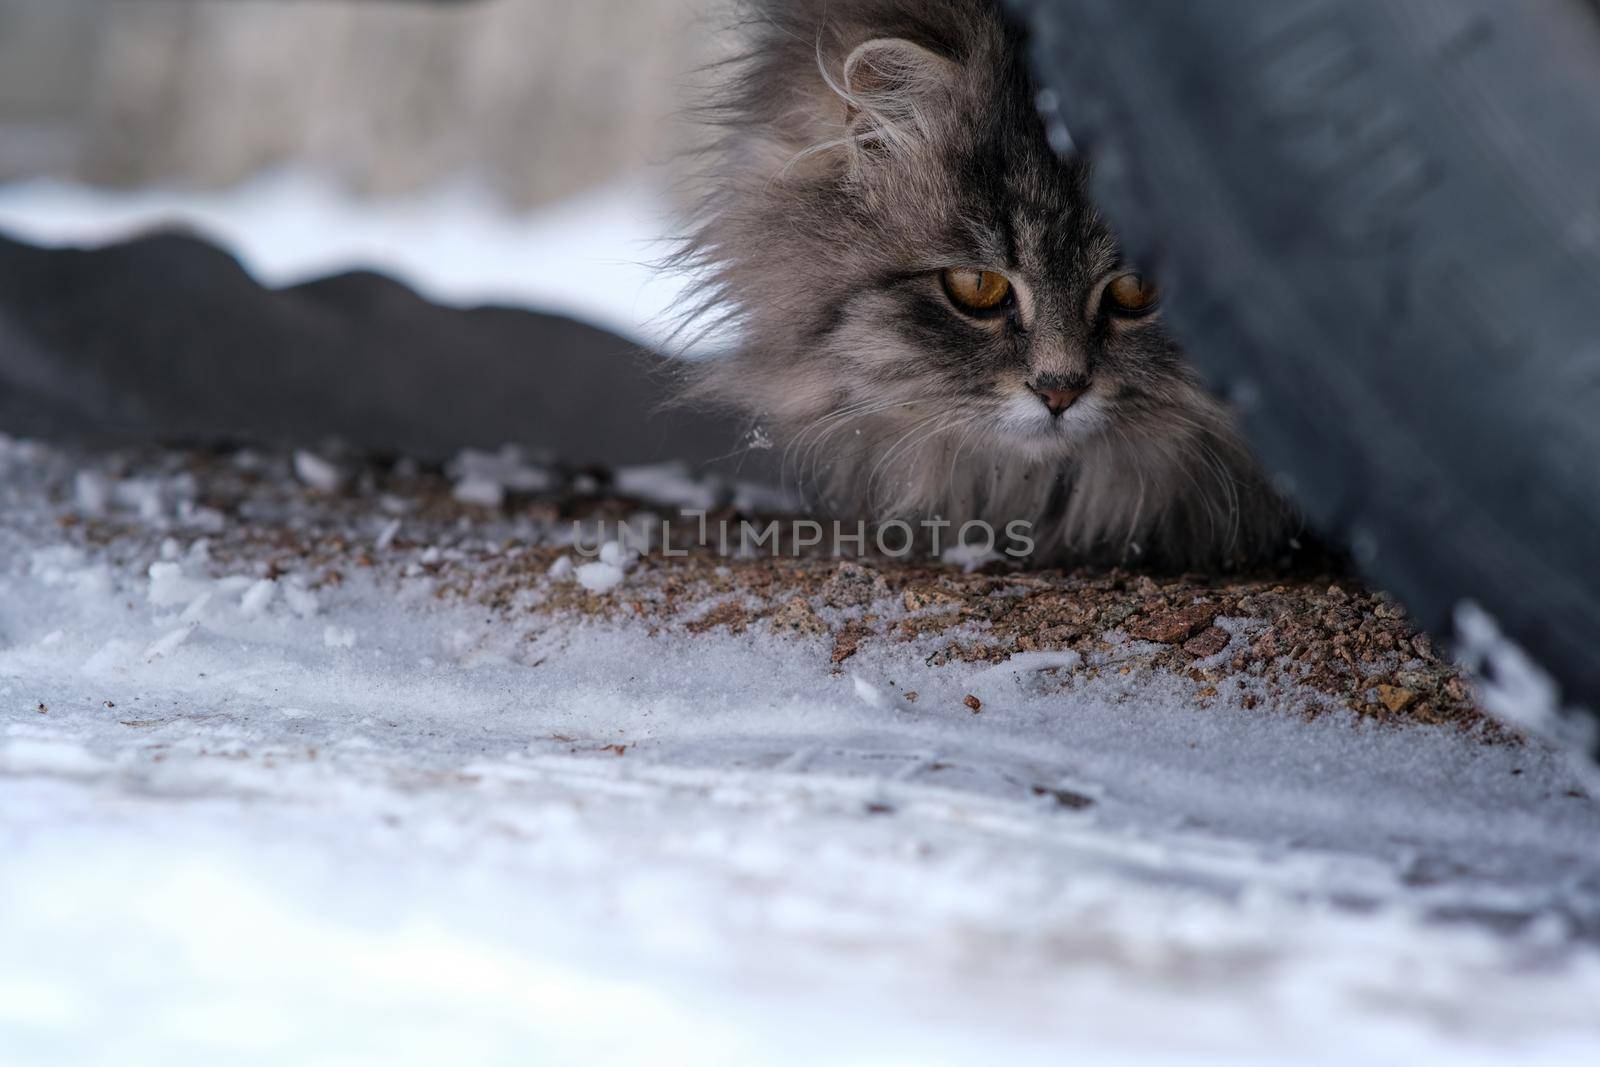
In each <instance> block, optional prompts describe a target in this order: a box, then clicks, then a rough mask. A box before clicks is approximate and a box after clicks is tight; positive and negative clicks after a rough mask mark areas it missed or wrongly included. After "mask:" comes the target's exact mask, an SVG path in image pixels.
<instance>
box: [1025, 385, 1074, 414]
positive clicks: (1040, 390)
mask: <svg viewBox="0 0 1600 1067" xmlns="http://www.w3.org/2000/svg"><path fill="white" fill-rule="evenodd" d="M1029 388H1031V389H1032V390H1033V394H1034V395H1035V396H1037V397H1038V398H1039V399H1040V400H1042V401H1044V406H1045V407H1047V408H1049V409H1050V414H1052V415H1059V414H1061V413H1062V412H1063V411H1065V410H1067V409H1068V408H1070V407H1071V406H1072V405H1073V404H1075V403H1077V402H1078V398H1079V397H1080V396H1082V395H1083V394H1084V393H1086V392H1088V391H1089V390H1088V387H1087V386H1067V387H1066V388H1061V387H1059V386H1045V385H1043V384H1038V385H1031V386H1029Z"/></svg>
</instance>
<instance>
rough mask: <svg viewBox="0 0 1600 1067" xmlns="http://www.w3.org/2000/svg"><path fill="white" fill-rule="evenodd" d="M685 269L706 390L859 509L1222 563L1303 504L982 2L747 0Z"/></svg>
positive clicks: (813, 483)
mask: <svg viewBox="0 0 1600 1067" xmlns="http://www.w3.org/2000/svg"><path fill="white" fill-rule="evenodd" d="M745 6H746V8H747V9H748V14H749V16H750V17H749V18H748V19H747V20H746V21H745V23H744V31H745V33H746V34H747V36H748V46H749V47H748V51H747V52H746V53H745V54H744V55H743V56H742V57H741V58H739V59H737V60H735V61H733V62H731V63H730V64H728V65H727V67H726V68H724V70H725V73H726V75H727V77H726V79H725V80H724V81H723V82H722V83H721V87H720V88H719V90H718V94H719V95H718V96H717V99H716V106H715V108H714V109H713V117H714V121H715V122H716V127H717V129H718V131H719V137H718V138H717V140H716V141H715V144H714V145H713V146H712V148H711V149H710V151H709V154H708V159H709V160H710V166H709V179H710V182H709V186H708V188H709V189H710V192H709V195H708V196H707V198H706V200H705V202H704V204H703V207H702V209H701V212H700V214H699V216H698V217H697V219H696V220H695V226H694V233H693V237H692V239H691V241H690V242H689V245H688V247H687V248H686V250H685V252H684V253H683V256H682V257H681V262H683V263H684V264H686V265H689V266H692V267H695V268H698V269H700V270H701V271H703V272H704V277H705V278H707V279H708V280H707V281H706V283H705V289H704V292H703V296H704V305H703V307H702V308H701V310H702V311H703V312H706V313H709V314H711V315H712V316H719V315H720V316H724V317H726V318H727V319H729V320H731V321H732V323H733V324H734V325H735V326H736V328H737V331H738V337H739V344H738V347H737V350H736V351H734V352H733V353H731V354H730V355H729V356H728V357H726V358H724V359H719V360H716V361H715V362H713V363H711V364H708V365H706V366H704V367H702V368H700V369H699V370H698V372H696V373H695V376H694V379H693V381H692V383H691V387H690V395H691V396H692V397H694V398H698V399H701V400H709V401H712V402H714V403H717V404H720V405H723V406H727V407H732V408H735V409H737V410H739V411H742V412H744V413H746V414H747V415H749V416H750V417H751V418H752V421H753V422H755V423H756V424H757V425H758V426H760V427H762V428H763V429H764V430H766V431H768V432H769V434H770V436H771V437H772V438H773V439H775V442H776V445H777V446H778V447H779V448H781V449H782V450H783V451H782V455H783V457H784V460H785V464H786V467H787V469H788V470H789V471H790V472H791V473H794V474H798V475H799V477H800V482H801V484H802V485H803V486H804V487H805V488H806V489H807V490H808V491H810V492H811V493H812V495H813V500H814V502H815V503H816V504H817V505H819V506H820V507H822V508H823V509H825V510H826V511H828V512H830V513H832V514H835V515H842V516H847V517H851V518H855V517H864V518H867V519H871V520H877V521H884V520H888V519H903V520H909V521H911V522H913V523H915V522H917V521H919V520H922V519H925V518H930V517H935V516H937V517H941V518H944V519H949V520H953V521H954V522H955V523H956V524H957V525H959V524H961V523H963V522H965V521H967V520H974V519H976V520H983V521H986V522H988V523H990V524H991V525H992V526H994V527H996V528H1000V527H1003V526H1005V524H1007V523H1010V522H1012V521H1014V520H1018V519H1020V520H1024V521H1026V522H1029V523H1031V524H1032V531H1033V532H1032V537H1033V539H1034V541H1035V545H1036V547H1035V554H1036V557H1043V558H1044V559H1046V560H1050V561H1062V560H1091V559H1093V560H1105V559H1108V558H1109V559H1113V560H1121V559H1139V560H1144V561H1153V562H1158V563H1163V564H1167V565H1176V566H1195V565H1206V566H1215V565H1221V564H1226V563H1230V562H1235V561H1240V560H1246V559H1252V558H1260V557H1262V556H1263V555H1265V554H1267V553H1269V552H1271V551H1272V550H1273V549H1275V548H1277V547H1278V546H1280V545H1281V544H1282V543H1283V541H1284V540H1285V538H1286V536H1287V533H1288V531H1289V529H1290V527H1291V523H1292V518H1291V515H1290V513H1289V511H1288V509H1286V508H1285V507H1284V505H1283V504H1282V503H1281V502H1280V501H1279V500H1278V499H1277V498H1276V497H1275V496H1274V495H1273V493H1272V492H1271V491H1270V490H1269V489H1268V487H1267V485H1266V482H1265V479H1264V478H1263V476H1262V475H1261V473H1260V471H1259V470H1258V469H1257V467H1256V465H1255V463H1254V461H1253V460H1252V458H1251V456H1250V454H1249V452H1248V451H1247V449H1246V447H1245V445H1244V444H1243V442H1242V441H1241V440H1240V438H1239V436H1238V434H1237V432H1236V431H1235V429H1234V427H1233V424H1232V420H1231V418H1230V416H1229V414H1228V412H1227V411H1226V410H1225V409H1224V407H1223V406H1222V405H1221V404H1219V403H1218V401H1217V400H1216V399H1214V398H1213V397H1212V396H1211V395H1209V394H1208V393H1207V392H1206V390H1205V389H1204V388H1203V387H1202V386H1201V385H1200V383H1199V381H1198V379H1197V378H1196V375H1195V373H1194V372H1193V371H1192V370H1191V368H1190V367H1189V366H1188V364H1187V363H1186V362H1185V361H1184V359H1183V356H1182V353H1181V352H1180V351H1179V348H1178V346H1177V344H1176V343H1175V342H1174V341H1173V339H1172V338H1171V337H1170V336H1169V335H1168V334H1167V332H1166V331H1165V330H1164V329H1163V328H1162V325H1161V301H1160V294H1159V293H1158V291H1157V290H1156V288H1155V285H1154V284H1153V282H1152V281H1151V280H1150V279H1149V278H1147V277H1146V276H1144V275H1142V274H1141V273H1139V271H1138V269H1137V267H1136V266H1135V265H1133V264H1130V263H1128V262H1126V261H1125V260H1124V259H1123V257H1122V254H1121V252H1120V250H1119V248H1118V244H1117V241H1116V238H1115V236H1114V235H1113V234H1112V233H1111V232H1110V230H1109V229H1108V228H1107V227H1106V225H1105V223H1104V222H1103V220H1102V219H1101V218H1100V217H1099V215H1098V214H1096V212H1095V210H1094V209H1093V207H1092V206H1091V205H1090V203H1089V200H1088V196H1087V189H1086V186H1087V172H1086V165H1085V164H1084V163H1083V162H1082V161H1081V160H1078V159H1073V158H1061V157H1060V156H1058V155H1057V153H1056V152H1054V151H1052V149H1051V146H1050V144H1049V142H1048V139H1047V135H1046V129H1045V126H1044V123H1043V121H1042V120H1041V119H1040V117H1039V115H1038V114H1037V112H1036V110H1035V102H1036V91H1035V88H1034V86H1033V84H1032V82H1031V80H1030V75H1029V72H1028V68H1027V64H1026V57H1025V42H1024V41H1023V39H1022V37H1021V35H1020V33H1019V32H1018V30H1017V29H1016V27H1014V26H1013V25H1011V24H1010V23H1009V22H1008V21H1007V20H1006V19H1005V18H1004V17H1003V15H1002V14H1001V12H1000V11H999V10H998V8H997V6H996V5H995V4H994V3H992V2H989V0H754V2H752V3H747V4H746V5H745Z"/></svg>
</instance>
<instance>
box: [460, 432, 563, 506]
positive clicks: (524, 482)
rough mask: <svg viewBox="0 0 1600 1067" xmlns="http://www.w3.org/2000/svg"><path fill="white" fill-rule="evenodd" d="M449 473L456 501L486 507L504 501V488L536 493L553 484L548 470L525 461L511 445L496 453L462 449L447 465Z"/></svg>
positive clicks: (525, 456) (522, 455) (521, 454)
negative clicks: (452, 479)
mask: <svg viewBox="0 0 1600 1067" xmlns="http://www.w3.org/2000/svg"><path fill="white" fill-rule="evenodd" d="M450 475H451V477H452V478H454V479H455V498H456V499H457V500H459V501H461V502H462V503H463V504H478V505H480V506H482V507H490V508H497V507H499V506H500V505H501V504H503V503H505V498H506V492H507V491H508V490H509V491H514V492H521V493H538V492H543V491H544V490H546V489H549V488H551V487H552V486H553V485H554V484H555V479H554V478H553V477H552V476H551V475H550V472H549V471H547V470H545V469H544V468H543V467H540V466H537V465H536V464H534V463H532V462H531V461H529V459H528V457H527V455H526V454H525V453H524V452H523V451H522V449H520V448H518V447H516V446H515V445H506V446H505V447H503V448H501V449H500V451H498V452H478V451H475V450H473V449H470V448H469V449H466V450H465V451H463V452H462V453H461V454H460V455H459V456H457V457H456V458H455V460H454V461H452V463H451V464H450Z"/></svg>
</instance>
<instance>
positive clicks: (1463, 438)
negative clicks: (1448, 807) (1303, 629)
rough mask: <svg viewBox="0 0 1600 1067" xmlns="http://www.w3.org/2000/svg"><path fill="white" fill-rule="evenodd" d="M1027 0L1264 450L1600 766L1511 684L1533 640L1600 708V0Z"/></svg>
mask: <svg viewBox="0 0 1600 1067" xmlns="http://www.w3.org/2000/svg"><path fill="white" fill-rule="evenodd" d="M1016 6H1017V7H1018V8H1019V9H1020V10H1021V11H1022V13H1023V14H1024V15H1025V16H1026V18H1027V20H1028V22H1029V25H1030V29H1031V31H1032V34H1033V48H1034V56H1035V60H1036V68H1037V71H1038V73H1039V75H1040V78H1041V83H1042V84H1043V85H1044V86H1045V87H1046V90H1045V92H1044V93H1043V94H1042V95H1041V108H1042V109H1043V110H1044V111H1045V112H1046V114H1047V118H1048V117H1051V113H1052V111H1054V115H1055V117H1056V118H1057V119H1059V120H1060V121H1061V122H1063V123H1064V127H1065V131H1066V132H1067V133H1068V134H1069V135H1070V137H1071V139H1072V140H1073V142H1075V144H1076V146H1077V148H1078V149H1079V150H1081V151H1084V152H1086V153H1087V154H1088V155H1089V157H1090V158H1091V159H1092V160H1093V162H1094V164H1095V168H1096V190H1097V195H1098V197H1099V198H1100V200H1101V203H1102V205H1103V207H1104V209H1105V210H1106V212H1107V214H1108V216H1109V217H1110V218H1111V220H1112V221H1113V223H1114V224H1115V225H1116V226H1117V227H1118V229H1119V231H1120V232H1121V234H1122V235H1123V238H1124V240H1125V242H1126V244H1127V247H1128V250H1129V252H1130V253H1131V255H1132V257H1134V259H1135V260H1136V261H1137V262H1140V263H1141V264H1145V265H1147V266H1148V267H1149V268H1150V269H1152V270H1153V272H1154V273H1155V274H1156V275H1157V276H1158V277H1160V278H1161V280H1162V282H1163V285H1164V286H1165V289H1166V292H1167V299H1168V301H1169V304H1168V306H1169V308H1170V312H1169V313H1170V316H1171V320H1172V322H1173V323H1174V325H1175V328H1176V329H1177V330H1178V332H1179V333H1180V335H1181V336H1182V337H1184V338H1185V340H1186V342H1187V344H1188V346H1189V348H1190V350H1191V353H1192V355H1193V358H1194V359H1195V361H1196V362H1197V363H1198V364H1199V366H1200V368H1201V370H1202V371H1203V372H1204V373H1205V374H1206V375H1207V376H1208V377H1209V378H1210V380H1211V381H1212V383H1213V384H1214V385H1215V386H1216V387H1217V388H1218V389H1219V391H1221V392H1222V393H1223V395H1225V396H1228V397H1230V398H1231V399H1232V400H1233V401H1234V402H1235V404H1236V405H1237V406H1238V408H1239V409H1240V412H1241V415H1242V418H1243V421H1244V424H1245V429H1246V432H1247V433H1248V434H1249V436H1250V438H1251V440H1252V441H1253V442H1254V445H1255V447H1256V448H1257V450H1258V452H1259V454H1260V455H1261V457H1262V459H1263V461H1264V462H1265V463H1266V464H1267V466H1268V467H1269V468H1270V469H1271V470H1272V471H1274V472H1275V474H1276V475H1277V476H1278V477H1279V478H1280V479H1281V480H1282V484H1283V486H1284V487H1285V489H1286V490H1287V491H1288V492H1289V493H1290V494H1291V495H1292V496H1293V497H1294V498H1295V499H1296V500H1297V501H1298V502H1299V503H1300V504H1301V506H1302V507H1303V508H1304V509H1305V511H1306V513H1307V515H1308V517H1309V518H1310V520H1311V521H1312V523H1313V524H1314V525H1315V526H1316V527H1317V528H1319V529H1320V530H1321V531H1323V532H1324V533H1326V534H1327V535H1329V536H1331V537H1333V538H1335V539H1337V540H1340V541H1342V542H1343V543H1345V544H1346V545H1348V546H1349V547H1350V548H1351V550H1352V552H1353V554H1354V555H1355V556H1356V558H1357V559H1358V561H1359V562H1360V563H1361V564H1362V565H1363V566H1364V567H1365V568H1366V569H1367V571H1368V573H1369V574H1370V575H1371V576H1372V577H1373V578H1374V579H1375V580H1377V581H1378V582H1379V583H1380V584H1382V585H1383V586H1385V587H1386V588H1389V589H1391V590H1392V591H1393V592H1395V593H1396V595H1398V596H1399V597H1400V598H1401V599H1402V600H1403V601H1404V602H1405V603H1406V605H1407V606H1408V607H1409V608H1410V609H1411V610H1412V611H1413V612H1414V613H1415V615H1416V616H1417V617H1418V619H1419V620H1420V621H1421V622H1422V623H1423V624H1424V625H1425V626H1427V627H1428V628H1430V629H1431V630H1432V631H1433V632H1434V633H1436V634H1439V635H1441V636H1445V637H1454V638H1455V643H1456V647H1457V649H1458V651H1459V652H1460V653H1461V654H1462V655H1463V656H1464V658H1467V659H1469V660H1474V661H1477V662H1478V663H1480V665H1483V666H1485V667H1486V674H1487V675H1488V677H1489V681H1490V682H1491V683H1496V682H1498V683H1500V684H1499V685H1498V687H1497V686H1496V685H1494V684H1491V685H1490V686H1489V687H1488V690H1489V693H1490V701H1491V703H1492V704H1493V705H1496V710H1500V711H1502V712H1505V713H1508V714H1516V713H1518V712H1526V713H1533V715H1534V717H1536V718H1539V719H1540V720H1541V721H1538V722H1535V723H1532V725H1535V726H1538V727H1541V728H1545V729H1554V730H1556V731H1557V732H1562V733H1565V734H1566V736H1568V737H1569V738H1572V739H1574V740H1577V741H1579V743H1582V744H1584V745H1585V747H1588V748H1589V749H1590V751H1591V752H1593V751H1594V739H1595V733H1596V731H1595V730H1594V729H1593V726H1594V723H1593V721H1592V717H1591V718H1584V717H1580V716H1568V717H1565V718H1558V717H1555V716H1551V715H1548V714H1543V713H1542V712H1541V708H1544V709H1545V710H1547V711H1548V710H1554V708H1555V706H1556V703H1555V702H1553V701H1548V700H1545V701H1541V700H1539V699H1532V700H1528V699H1513V697H1514V696H1515V694H1512V693H1510V692H1508V691H1507V690H1508V689H1515V688H1517V687H1519V686H1520V687H1522V688H1523V689H1524V690H1525V691H1526V692H1525V694H1524V695H1527V694H1529V693H1531V694H1532V695H1533V696H1534V697H1537V696H1539V694H1538V692H1537V690H1538V689H1539V683H1538V680H1537V677H1536V675H1537V672H1534V674H1533V675H1529V674H1528V673H1526V672H1523V671H1520V670H1519V667H1520V666H1521V663H1520V662H1519V661H1520V656H1519V653H1518V651H1517V649H1518V647H1520V648H1521V649H1526V650H1528V651H1529V653H1530V654H1531V655H1532V656H1533V658H1534V659H1535V660H1536V661H1537V662H1538V663H1539V664H1542V665H1543V667H1544V668H1545V669H1546V670H1547V671H1548V672H1549V673H1550V674H1552V675H1553V676H1554V677H1555V678H1556V679H1557V680H1559V682H1560V684H1561V686H1562V688H1563V690H1564V693H1563V696H1562V698H1561V699H1562V702H1564V703H1566V704H1568V705H1572V704H1579V705H1585V706H1587V707H1589V708H1591V709H1592V708H1600V3H1595V2H1594V0H1546V2H1539V0H1522V2H1518V3H1508V2H1506V0H1216V2H1201V3H1196V2H1194V0H1145V2H1142V3H1137V4H1130V3H1126V2H1125V0H1070V2H1068V0H1019V2H1018V3H1017V5H1016ZM1058 132H1059V131H1058ZM1478 609H1481V610H1478ZM1496 626H1497V627H1498V630H1499V632H1500V633H1502V634H1503V635H1506V636H1509V638H1510V641H1509V642H1506V641H1495V640H1493V631H1494V628H1495V627H1496ZM1497 675H1498V677H1497ZM1526 720H1527V717H1526V716H1525V717H1524V721H1525V722H1526Z"/></svg>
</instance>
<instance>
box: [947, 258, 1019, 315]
mask: <svg viewBox="0 0 1600 1067" xmlns="http://www.w3.org/2000/svg"><path fill="white" fill-rule="evenodd" d="M941 277H942V278H943V279H944V291H945V293H947V294H948V295H949V297H950V302H951V303H953V304H955V306H956V307H958V308H961V309H962V310H963V311H972V312H977V313H979V314H982V313H984V312H986V311H996V310H998V309H999V308H1001V307H1004V306H1005V305H1006V302H1007V301H1009V300H1010V299H1011V282H1010V281H1008V280H1007V279H1006V276H1005V275H1004V274H996V273H995V272H994V271H992V270H973V269H971V268H970V267H952V268H951V269H949V270H947V271H945V272H944V273H943V274H942V275H941Z"/></svg>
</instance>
